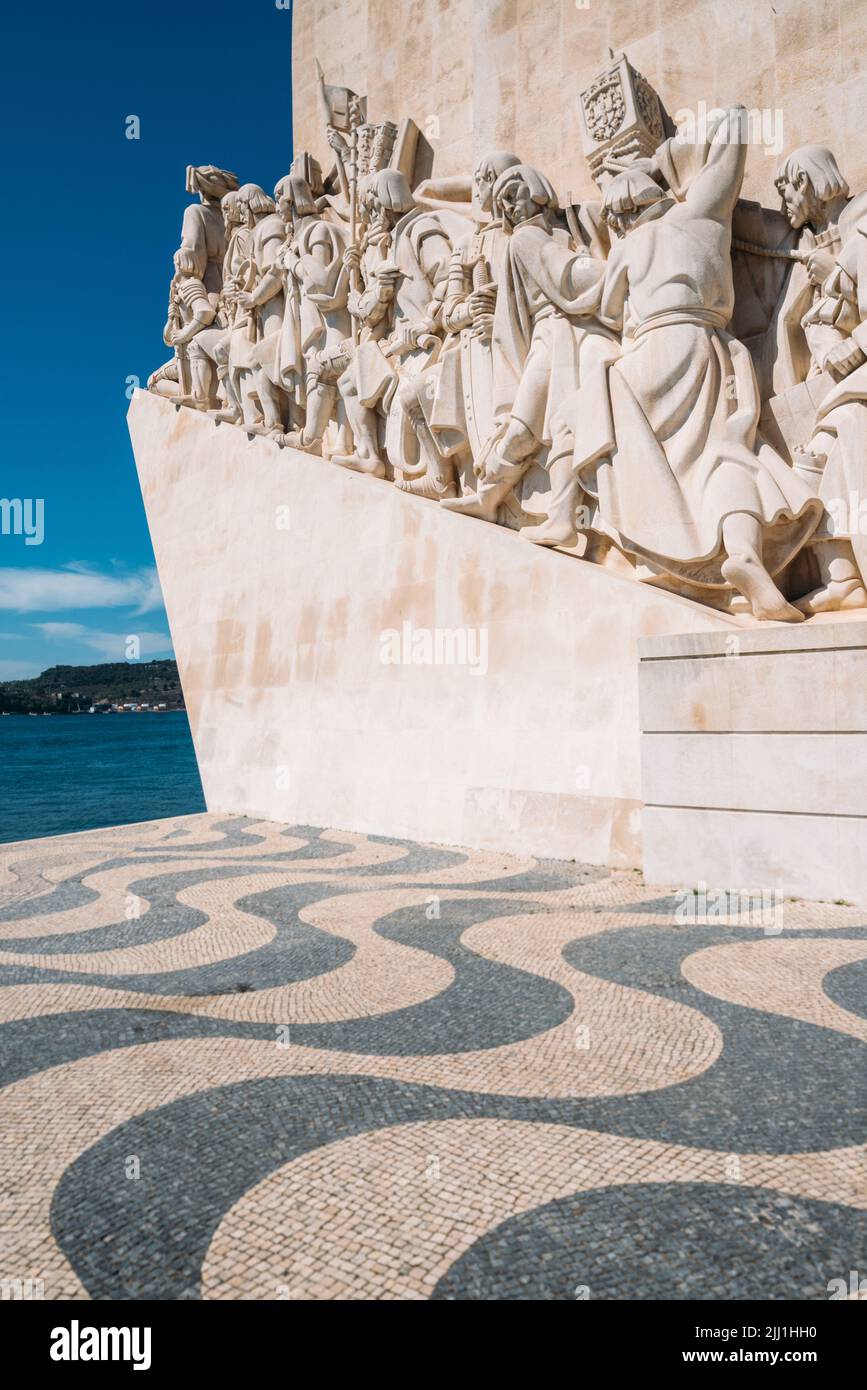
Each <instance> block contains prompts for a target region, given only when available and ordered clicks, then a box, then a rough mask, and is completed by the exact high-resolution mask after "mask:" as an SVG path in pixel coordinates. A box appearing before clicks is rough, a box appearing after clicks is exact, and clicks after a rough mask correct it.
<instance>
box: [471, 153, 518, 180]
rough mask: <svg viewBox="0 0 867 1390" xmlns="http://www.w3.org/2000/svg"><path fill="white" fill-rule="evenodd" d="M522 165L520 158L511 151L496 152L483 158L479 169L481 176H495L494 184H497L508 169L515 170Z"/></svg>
mask: <svg viewBox="0 0 867 1390" xmlns="http://www.w3.org/2000/svg"><path fill="white" fill-rule="evenodd" d="M520 163H521V161H520V159H519V158H518V156H517V155H516V154H513V153H512V151H511V150H494V152H493V154H486V155H483V156H482V158H481V159H480V160H479V164H478V169H479V173H481V174H488V175H493V178H494V182H496V180H497V179H498V178H500V176H501V175H502V174H505V172H506V170H507V169H514V168H515V166H516V165H519V164H520ZM524 167H526V166H524Z"/></svg>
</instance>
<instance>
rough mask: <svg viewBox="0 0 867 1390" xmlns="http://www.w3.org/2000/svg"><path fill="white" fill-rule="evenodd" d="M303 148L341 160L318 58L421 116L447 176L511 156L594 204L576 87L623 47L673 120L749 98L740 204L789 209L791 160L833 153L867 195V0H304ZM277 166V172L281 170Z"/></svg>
mask: <svg viewBox="0 0 867 1390" xmlns="http://www.w3.org/2000/svg"><path fill="white" fill-rule="evenodd" d="M292 39H293V48H292V91H293V102H294V120H293V125H294V137H295V148H296V149H310V150H312V151H313V152H314V153H315V154H317V155H318V156H320V157H321V158H322V159H326V158H327V157H328V154H329V151H328V146H327V144H326V141H325V132H324V129H323V127H322V121H321V118H320V115H319V111H318V108H317V93H316V80H315V64H314V58H315V57H318V58H319V60H320V61H321V63H322V65H323V68H324V70H325V73H326V77H327V79H328V80H329V81H331V82H337V83H345V84H347V85H348V86H350V87H354V88H355V90H356V91H359V92H363V93H367V94H368V101H369V105H368V110H369V113H370V116H371V119H373V120H385V119H390V120H400V119H401V118H402V117H403V116H412V117H414V119H415V120H416V121H417V123H418V124H419V126H420V127H421V128H422V129H423V130H424V131H425V133H426V134H427V135H428V137H429V138H430V141H431V144H432V146H433V148H434V150H435V154H436V158H435V164H434V169H435V172H437V173H439V174H458V173H468V172H469V171H470V170H471V169H472V167H473V161H474V159H475V158H477V157H478V156H479V155H480V154H484V153H487V151H489V150H492V149H507V150H515V151H517V153H518V154H519V155H520V156H521V158H522V159H524V160H525V161H526V162H528V163H530V164H534V165H536V166H537V167H538V168H540V169H542V170H544V172H545V173H546V174H547V175H548V177H549V178H550V179H551V180H552V182H553V184H554V187H555V188H556V189H557V191H558V192H559V193H560V195H561V199H562V200H563V201H564V202H565V201H568V200H567V198H566V194H567V193H569V192H571V194H572V196H573V198H574V199H576V200H580V199H584V198H595V197H598V193H597V191H596V190H595V188H594V185H593V183H592V181H591V179H590V176H589V172H588V169H587V165H586V163H585V160H584V157H583V154H582V149H581V137H580V131H579V125H578V110H577V99H578V93H579V92H580V91H582V90H583V89H585V88H586V87H588V86H589V84H590V83H591V82H592V81H593V79H594V78H595V77H597V76H598V74H599V73H600V71H601V70H602V69H603V67H604V66H605V62H606V58H607V54H608V49H609V47H610V48H612V49H614V50H615V51H618V50H622V49H625V50H626V52H627V54H628V56H629V59H630V62H632V63H633V64H634V66H635V67H637V68H638V69H639V71H641V72H642V73H644V76H645V77H646V78H647V79H648V81H649V82H650V83H652V85H653V86H654V87H655V88H656V90H657V91H658V92H659V94H660V96H661V97H662V99H663V101H664V103H665V105H666V107H667V108H668V111H669V113H670V114H671V115H672V116H674V115H675V113H676V112H677V111H678V110H680V109H684V110H686V109H688V110H691V111H693V112H694V113H696V115H698V112H699V110H700V107H701V104H702V103H704V107H705V109H706V110H707V109H710V108H713V107H715V106H728V105H730V104H731V103H732V102H743V103H744V105H745V106H747V107H748V108H749V109H751V110H755V111H758V112H764V113H767V115H766V118H765V119H766V120H767V121H768V123H769V124H768V129H769V131H770V141H769V142H767V143H768V144H769V145H770V146H771V148H769V149H768V153H767V154H766V153H765V149H764V148H763V147H762V146H761V145H757V146H756V147H755V148H754V149H752V150H751V151H750V157H749V161H748V164H747V172H746V178H745V182H744V197H746V198H754V199H757V200H758V201H759V202H762V203H763V204H764V205H765V206H766V207H777V206H778V205H779V200H778V198H777V195H776V192H775V189H774V183H773V180H774V174H775V172H776V169H777V166H778V164H779V159H780V152H779V150H777V152H776V153H775V152H774V149H773V148H772V146H773V145H774V144H777V143H778V141H779V142H780V143H781V144H782V151H783V153H787V152H788V151H790V150H793V149H796V148H797V146H799V145H804V144H819V145H830V146H831V147H832V148H833V149H834V150H835V152H836V154H837V157H838V159H839V162H840V167H841V168H842V170H843V172H844V174H845V175H846V178H847V179H848V180H849V184H850V186H851V188H852V191H853V192H861V191H862V190H863V189H864V188H865V186H867V121H865V120H864V113H865V111H867V64H865V61H864V52H865V46H867V0H773V3H771V0H762V3H758V2H757V0H295V5H294V13H293V30H292ZM282 172H283V171H282V170H280V171H275V175H274V176H275V178H276V177H277V174H278V173H282Z"/></svg>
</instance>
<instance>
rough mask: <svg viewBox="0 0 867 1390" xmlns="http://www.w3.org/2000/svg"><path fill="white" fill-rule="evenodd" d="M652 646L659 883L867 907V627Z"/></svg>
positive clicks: (649, 736)
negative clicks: (764, 892) (762, 891)
mask: <svg viewBox="0 0 867 1390" xmlns="http://www.w3.org/2000/svg"><path fill="white" fill-rule="evenodd" d="M639 646H640V651H641V675H640V681H641V726H642V730H643V732H642V765H643V773H642V784H643V792H644V799H645V802H646V807H645V811H644V838H645V859H644V868H645V876H646V877H647V879H648V881H649V882H651V883H659V884H670V883H675V884H682V885H685V886H691V887H695V886H696V885H697V884H698V883H699V882H703V883H705V884H706V885H708V887H710V888H713V889H724V890H733V891H744V892H747V893H752V892H755V891H756V890H760V889H766V890H774V889H779V891H780V892H782V893H783V894H784V895H786V896H792V897H804V898H817V899H831V900H835V899H843V900H845V901H848V902H853V903H859V904H861V903H863V904H867V622H865V621H863V618H861V617H859V616H856V615H853V616H852V617H851V618H842V619H841V618H839V617H838V618H837V619H836V620H835V621H830V622H818V621H817V620H816V619H813V620H812V621H811V622H810V623H807V624H804V625H801V626H798V627H789V626H785V627H784V626H774V627H768V628H766V629H752V630H749V631H744V632H741V633H738V634H736V635H734V636H732V635H731V634H729V635H728V636H720V635H718V634H716V633H703V634H697V635H692V636H682V637H668V638H649V639H646V640H644V641H642V642H641V643H640V644H639Z"/></svg>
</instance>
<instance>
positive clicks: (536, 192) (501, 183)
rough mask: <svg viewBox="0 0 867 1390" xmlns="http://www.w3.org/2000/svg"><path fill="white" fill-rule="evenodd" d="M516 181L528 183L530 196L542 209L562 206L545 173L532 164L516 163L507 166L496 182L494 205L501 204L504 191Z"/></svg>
mask: <svg viewBox="0 0 867 1390" xmlns="http://www.w3.org/2000/svg"><path fill="white" fill-rule="evenodd" d="M514 183H523V184H525V185H526V187H527V189H528V191H529V194H530V197H531V198H532V200H533V202H534V203H536V204H537V206H538V207H539V209H540V210H541V209H543V208H557V207H559V206H560V204H559V201H558V199H557V194H556V193H555V192H554V189H553V188H552V186H551V184H550V183H549V182H548V180H547V179H546V178H545V175H544V174H540V173H539V170H538V169H534V168H533V166H532V165H531V164H514V165H511V166H510V167H508V168H506V169H505V170H504V171H503V173H502V174H501V175H500V177H499V178H498V179H497V182H496V183H495V184H494V192H493V199H494V207H497V206H499V203H500V199H501V198H502V195H503V193H504V192H505V190H506V189H507V188H510V187H511V186H512V184H514Z"/></svg>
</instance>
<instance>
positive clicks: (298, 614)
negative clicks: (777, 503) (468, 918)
mask: <svg viewBox="0 0 867 1390" xmlns="http://www.w3.org/2000/svg"><path fill="white" fill-rule="evenodd" d="M129 428H130V433H131V435H132V441H133V446H134V449H135V456H136V462H137V465H138V472H139V478H140V481H141V488H142V494H143V497H144V501H145V506H146V508H147V515H148V523H149V525H150V530H151V536H152V538H153V543H154V550H155V553H156V558H157V565H158V568H159V573H160V579H161V582H162V587H163V594H164V597H165V602H166V608H167V612H168V617H169V623H170V626H171V633H172V640H173V643H174V648H175V653H176V655H177V661H178V669H179V671H180V675H181V681H182V684H183V689H184V696H185V699H186V703H187V708H188V710H189V715H190V722H191V726H192V732H193V739H194V742H195V747H196V756H197V758H198V762H199V769H200V771H201V776H202V783H203V786H204V791H205V798H206V801H207V805H208V809H209V810H212V811H227V812H229V811H232V812H235V813H238V812H243V813H246V814H248V815H250V816H262V817H265V818H267V819H270V820H275V821H284V822H287V823H290V824H291V823H302V824H308V825H323V826H330V827H333V828H335V829H339V830H355V831H360V832H365V833H377V834H383V835H396V836H401V837H406V838H412V839H419V840H430V841H436V842H439V843H445V844H457V845H467V846H477V847H487V848H495V849H504V850H508V849H511V850H514V851H516V852H520V853H527V854H534V855H540V856H544V857H552V858H564V859H572V858H580V859H582V860H585V861H587V862H593V863H599V864H613V865H621V866H626V867H633V868H637V867H639V866H640V864H641V844H642V836H641V806H642V797H641V775H640V732H639V717H638V641H639V638H641V637H647V636H651V635H666V634H674V633H684V632H716V633H720V634H725V633H737V632H738V631H739V630H740V627H739V624H738V621H737V620H736V619H735V618H733V617H732V616H730V615H728V614H723V613H715V612H713V611H712V610H711V609H708V608H706V607H704V606H702V605H700V604H697V603H693V602H691V601H690V600H689V599H684V598H681V597H679V596H677V595H673V594H667V593H664V592H661V591H659V590H657V589H655V588H653V587H649V586H647V585H644V584H640V583H636V582H635V581H634V580H633V579H630V578H621V577H620V576H618V575H614V574H611V573H608V572H607V571H605V570H603V569H602V568H601V567H599V566H598V565H594V564H590V563H587V562H585V561H582V560H579V559H575V558H574V557H572V556H566V555H558V554H556V553H554V554H552V553H551V552H550V551H548V550H542V549H540V548H539V547H537V546H534V545H530V544H528V543H527V542H526V541H524V540H523V539H522V538H521V537H520V536H519V535H518V534H517V533H516V532H514V531H511V530H509V529H508V528H506V527H500V526H479V525H478V524H474V523H473V522H471V521H468V520H467V519H465V518H463V517H458V516H454V515H452V514H450V513H448V512H446V511H444V510H443V509H442V508H440V507H435V506H431V505H430V503H429V502H426V501H424V500H423V499H421V498H415V497H412V496H407V495H406V494H403V493H400V492H398V491H397V490H396V489H395V488H394V487H392V486H391V485H390V484H389V483H386V482H377V480H375V479H369V478H364V477H361V476H359V475H357V474H353V473H350V472H346V471H345V470H343V469H340V468H334V467H331V466H330V465H329V464H328V463H326V462H324V461H323V460H322V459H316V458H311V457H310V456H309V455H306V454H303V453H300V452H298V451H296V450H292V449H285V448H284V449H280V448H278V446H277V445H276V444H274V443H272V442H271V441H270V440H267V439H263V438H260V437H255V436H253V437H248V436H247V435H246V434H245V433H244V432H243V430H241V429H239V428H237V427H234V426H232V425H225V424H220V425H218V424H215V422H214V421H213V420H211V419H209V418H208V417H207V416H204V415H202V414H200V413H198V412H196V411H193V410H189V409H187V408H185V407H183V406H180V407H179V406H176V405H174V404H173V403H172V402H171V401H168V400H162V399H160V398H159V397H157V396H154V395H152V394H149V393H147V392H143V391H137V392H136V393H135V395H134V397H133V400H132V403H131V405H130V410H129ZM460 634H463V635H462V636H461V635H460Z"/></svg>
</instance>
